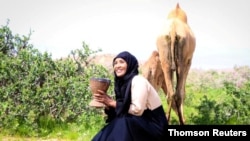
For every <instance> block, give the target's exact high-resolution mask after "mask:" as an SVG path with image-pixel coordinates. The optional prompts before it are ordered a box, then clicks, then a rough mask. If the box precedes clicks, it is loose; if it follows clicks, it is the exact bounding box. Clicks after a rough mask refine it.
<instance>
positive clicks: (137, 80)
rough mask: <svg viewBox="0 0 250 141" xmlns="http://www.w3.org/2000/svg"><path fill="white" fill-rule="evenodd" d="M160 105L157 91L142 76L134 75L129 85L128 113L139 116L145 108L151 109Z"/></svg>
mask: <svg viewBox="0 0 250 141" xmlns="http://www.w3.org/2000/svg"><path fill="white" fill-rule="evenodd" d="M160 105H161V100H160V98H159V95H158V93H157V92H156V91H155V89H154V88H153V87H152V85H151V84H150V83H149V82H148V81H147V79H145V78H144V77H142V76H139V75H138V76H135V77H134V78H133V80H132V87H131V105H130V108H129V113H130V114H133V115H137V116H140V115H142V114H143V112H144V110H145V109H150V110H153V109H155V108H157V107H158V106H160Z"/></svg>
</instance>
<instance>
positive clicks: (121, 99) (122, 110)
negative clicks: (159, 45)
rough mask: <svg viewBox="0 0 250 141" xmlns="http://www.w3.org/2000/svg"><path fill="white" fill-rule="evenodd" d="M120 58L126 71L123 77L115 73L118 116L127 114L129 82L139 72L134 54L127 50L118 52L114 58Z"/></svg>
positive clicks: (129, 98) (129, 94)
mask: <svg viewBox="0 0 250 141" xmlns="http://www.w3.org/2000/svg"><path fill="white" fill-rule="evenodd" d="M117 58H122V59H124V60H125V61H126V63H127V71H126V73H125V75H124V76H123V77H117V75H116V74H115V72H114V74H115V88H114V89H115V96H116V115H117V116H118V117H121V116H125V115H127V114H128V110H129V107H130V104H131V83H132V79H133V77H134V76H135V75H138V74H139V71H138V67H139V64H138V61H137V59H136V57H135V56H134V55H132V54H131V53H129V52H127V51H123V52H121V53H119V54H118V55H117V56H116V57H115V58H114V59H113V64H114V61H115V60H116V59H117Z"/></svg>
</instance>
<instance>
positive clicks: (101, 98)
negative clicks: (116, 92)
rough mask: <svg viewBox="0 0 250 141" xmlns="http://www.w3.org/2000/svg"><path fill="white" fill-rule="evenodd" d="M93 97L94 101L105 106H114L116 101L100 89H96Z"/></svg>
mask: <svg viewBox="0 0 250 141" xmlns="http://www.w3.org/2000/svg"><path fill="white" fill-rule="evenodd" d="M93 97H94V99H95V100H96V101H98V102H100V103H103V104H104V105H106V106H107V107H114V108H115V107H116V101H115V100H113V99H112V98H111V97H110V96H109V95H107V94H106V93H105V92H104V91H102V90H98V93H95V94H94V95H93Z"/></svg>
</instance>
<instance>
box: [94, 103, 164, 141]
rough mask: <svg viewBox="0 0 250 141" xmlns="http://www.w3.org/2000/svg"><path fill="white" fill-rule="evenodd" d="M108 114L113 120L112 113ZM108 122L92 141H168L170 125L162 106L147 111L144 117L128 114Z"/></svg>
mask: <svg viewBox="0 0 250 141" xmlns="http://www.w3.org/2000/svg"><path fill="white" fill-rule="evenodd" d="M106 113H108V114H109V116H110V118H112V112H111V111H106ZM107 122H109V123H108V124H107V125H106V126H104V127H103V128H102V130H101V131H100V132H99V133H98V134H97V135H95V137H94V138H93V139H92V141H166V135H167V124H168V123H167V119H166V116H165V113H164V110H163V107H162V106H160V107H158V108H156V109H155V110H153V111H151V110H145V111H144V113H143V114H142V116H134V115H131V114H128V115H126V116H123V117H115V118H114V119H112V120H111V121H107Z"/></svg>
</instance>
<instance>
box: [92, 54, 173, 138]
mask: <svg viewBox="0 0 250 141" xmlns="http://www.w3.org/2000/svg"><path fill="white" fill-rule="evenodd" d="M116 58H122V59H124V60H125V61H126V62H127V71H126V73H125V75H124V76H123V77H117V76H116V75H115V78H114V79H115V89H114V90H115V94H116V95H115V96H116V108H111V107H109V108H108V109H105V113H106V114H107V116H108V118H107V120H106V123H107V124H106V125H105V126H104V127H103V128H102V129H101V131H100V132H98V133H97V134H96V135H95V136H94V137H93V139H92V141H166V135H167V125H168V122H167V118H166V116H165V112H164V110H163V107H162V106H160V107H158V108H156V109H155V110H153V111H151V110H148V109H147V110H145V111H144V112H143V114H142V116H135V115H131V114H129V113H128V110H129V107H130V104H131V83H132V79H133V77H134V76H135V75H138V74H139V71H138V67H139V65H138V61H137V59H136V58H135V57H134V56H133V55H131V54H130V53H129V52H126V51H124V52H121V53H120V54H118V55H117V56H116V57H115V58H114V60H113V63H114V61H115V59H116Z"/></svg>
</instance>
